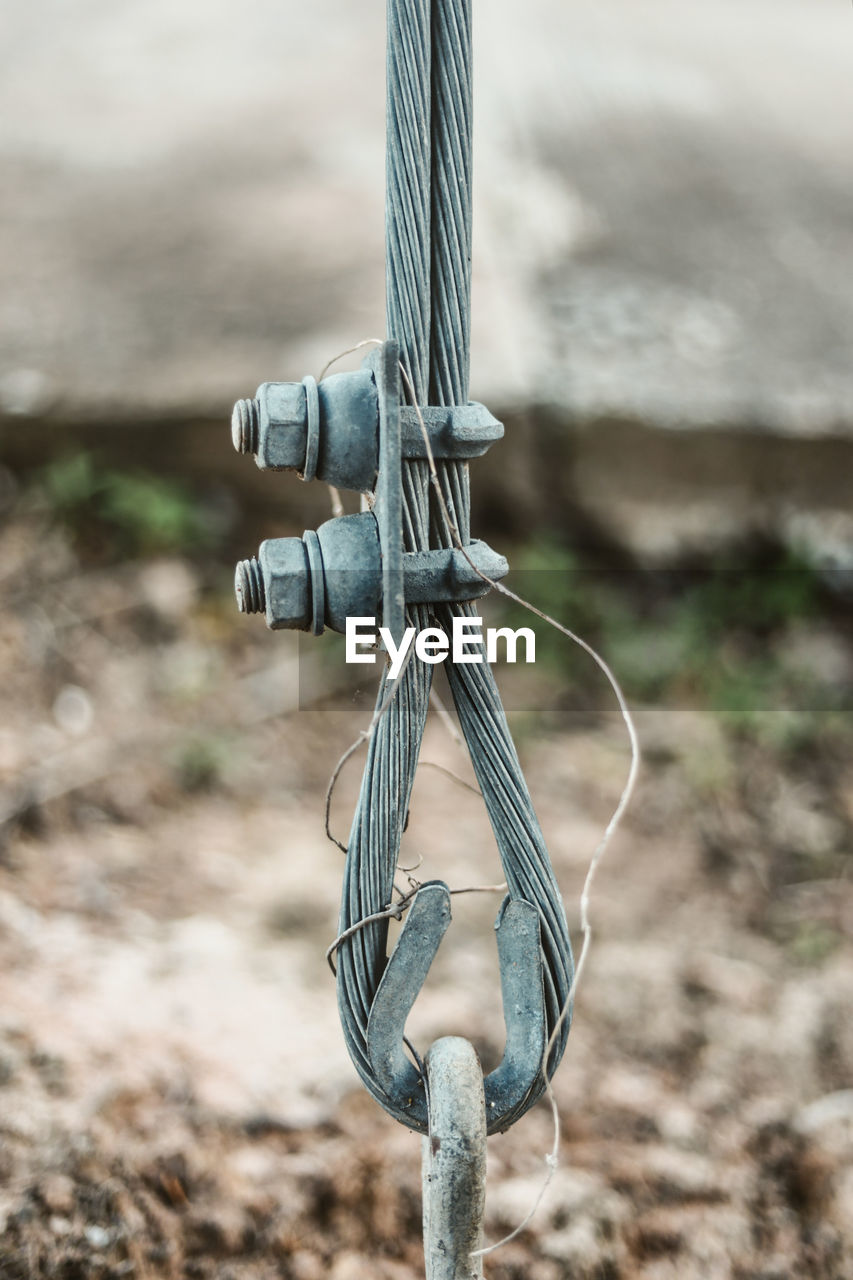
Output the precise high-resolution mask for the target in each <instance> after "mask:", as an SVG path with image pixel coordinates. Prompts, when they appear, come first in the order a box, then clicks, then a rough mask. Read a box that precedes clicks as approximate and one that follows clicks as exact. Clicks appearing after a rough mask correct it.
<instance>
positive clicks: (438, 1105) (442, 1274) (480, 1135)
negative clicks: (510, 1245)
mask: <svg viewBox="0 0 853 1280" xmlns="http://www.w3.org/2000/svg"><path fill="white" fill-rule="evenodd" d="M426 1072H427V1080H428V1081H429V1129H430V1131H429V1135H428V1136H427V1137H425V1138H424V1139H423V1196H424V1258H425V1261H426V1280H481V1277H482V1275H483V1260H482V1258H479V1257H477V1258H472V1256H471V1254H472V1252H473V1251H474V1250H475V1249H481V1248H482V1246H483V1208H484V1205H485V1199H486V1103H485V1097H484V1094H483V1069H482V1067H481V1066H480V1060H479V1058H478V1057H477V1052H476V1050H475V1048H474V1046H473V1045H472V1044H470V1043H469V1042H468V1041H467V1040H463V1039H462V1038H461V1037H459V1036H445V1037H444V1038H443V1039H442V1040H436V1042H435V1044H434V1045H433V1046H432V1048H431V1049H430V1051H429V1053H428V1054H427V1059H426Z"/></svg>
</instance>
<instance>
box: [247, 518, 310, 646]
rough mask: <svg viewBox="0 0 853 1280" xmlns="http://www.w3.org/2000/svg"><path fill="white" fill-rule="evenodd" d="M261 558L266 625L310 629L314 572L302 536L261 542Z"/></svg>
mask: <svg viewBox="0 0 853 1280" xmlns="http://www.w3.org/2000/svg"><path fill="white" fill-rule="evenodd" d="M258 561H259V563H260V566H261V573H262V574H263V579H264V595H265V597H266V620H267V626H268V627H271V628H272V629H273V630H274V631H278V630H280V629H282V628H285V627H287V628H290V629H292V630H296V631H307V630H308V629H309V628H310V626H311V619H312V612H313V606H312V589H311V573H310V570H309V566H308V555H307V552H306V550H305V544H304V543H303V541H302V539H301V538H270V539H268V540H267V541H266V542H262V543H261V546H260V550H259V551H258Z"/></svg>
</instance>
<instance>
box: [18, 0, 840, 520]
mask: <svg viewBox="0 0 853 1280" xmlns="http://www.w3.org/2000/svg"><path fill="white" fill-rule="evenodd" d="M4 21H5V38H4V41H3V44H2V47H0V174H1V175H2V190H3V199H2V206H0V238H2V252H1V253H0V430H2V433H3V436H2V438H3V439H4V447H5V445H6V444H8V442H9V438H10V434H9V433H10V432H11V431H15V432H16V433H17V435H18V443H20V430H21V427H22V423H23V422H25V421H29V422H31V423H32V424H33V425H35V420H41V421H42V422H45V421H46V422H57V423H65V424H68V423H73V422H77V423H104V424H106V423H110V422H123V423H127V422H132V421H134V420H140V419H147V420H149V421H150V420H151V419H153V418H166V419H168V420H169V421H173V422H180V421H185V420H188V419H190V418H192V419H195V420H199V419H204V420H212V419H216V418H218V417H220V416H221V415H227V412H228V408H229V405H230V403H231V401H232V400H233V399H234V398H235V397H236V396H238V395H244V394H246V393H247V392H250V391H252V390H253V389H254V387H255V385H256V384H257V383H258V382H260V381H262V380H265V379H268V378H275V377H296V378H298V377H301V376H302V375H303V373H305V372H308V371H309V370H313V371H314V372H315V373H316V372H317V371H318V370H319V369H320V368H321V367H322V365H323V364H324V363H325V361H326V360H327V359H328V358H329V357H330V356H331V355H333V354H335V353H336V352H337V351H340V350H342V349H344V348H345V347H347V346H349V345H351V343H353V342H354V341H357V340H358V339H360V338H363V337H367V336H371V335H376V334H379V335H381V334H382V332H383V330H384V303H383V243H382V237H383V182H384V178H383V170H384V156H383V131H384V23H385V14H384V6H382V5H375V6H373V5H371V6H365V5H359V4H353V3H352V2H351V0H311V3H304V2H303V0H276V2H275V3H273V0H249V2H248V3H246V2H245V0H242V2H241V3H238V2H237V0H210V2H208V3H201V2H200V0H173V2H171V3H167V2H166V0H146V2H145V3H142V2H141V0H110V2H109V3H107V0H80V3H78V4H75V5H74V6H73V7H70V6H67V5H65V4H62V3H59V0H31V3H30V4H28V5H26V6H23V5H18V6H9V7H8V11H7V13H6V14H5V16H4ZM475 64H476V108H475V127H476V132H475V137H476V153H475V181H476V192H475V205H476V207H475V250H474V273H475V287H474V329H473V352H474V368H473V378H472V392H473V394H475V395H477V396H478V397H479V398H481V399H484V400H486V401H487V402H488V403H489V404H490V406H491V407H492V408H494V409H495V410H496V411H497V412H501V413H511V412H513V411H518V410H520V409H522V408H525V407H527V408H529V407H533V408H536V407H537V406H540V407H541V406H547V407H549V408H550V409H552V410H554V411H555V413H556V415H557V418H558V419H559V420H561V421H567V420H571V421H574V422H575V423H580V424H586V425H587V426H588V425H589V424H594V423H597V422H599V421H601V420H605V419H606V420H617V421H619V422H632V421H635V422H641V423H642V424H644V426H647V427H650V428H654V429H658V430H664V431H668V430H669V429H678V430H679V431H680V432H683V431H685V430H687V429H691V430H693V431H703V430H708V429H711V430H717V429H725V430H727V431H730V432H738V431H743V432H747V433H750V434H756V433H757V434H759V435H760V434H761V433H765V432H769V433H772V434H775V435H793V436H796V437H800V438H807V439H808V438H826V437H835V438H839V437H841V438H843V439H846V440H848V441H849V440H850V439H851V438H853V413H851V405H853V366H851V361H850V359H849V349H850V340H851V335H853V289H851V285H853V267H851V263H853V218H851V214H850V209H851V196H853V74H852V73H853V11H851V9H850V7H849V5H844V4H840V3H838V2H837V0H809V2H808V3H805V2H804V0H716V3H715V4H713V5H705V6H695V5H694V6H684V5H683V4H679V3H677V0H630V2H629V0H571V3H567V2H566V0H530V2H529V3H528V4H527V5H526V6H525V7H524V11H523V14H522V11H521V10H520V8H519V7H518V6H517V5H511V4H510V3H509V0H490V2H489V4H488V5H486V4H481V5H477V6H476V8H475ZM16 424H17V425H16ZM579 440H580V443H579V444H578V449H580V450H581V452H583V448H584V446H583V433H581V435H580V436H579ZM698 479H699V481H700V482H701V477H699V478H698ZM606 480H607V473H606V471H605V472H604V473H602V474H601V475H600V476H599V481H598V482H599V487H601V485H602V484H603V485H604V487H605V488H606ZM594 487H595V485H593V488H594ZM819 496H820V489H819V487H818V489H817V490H816V491H815V495H814V501H817V500H818V499H819ZM748 497H749V495H747V498H748ZM654 501H656V499H655V500H654ZM836 505H837V504H836ZM806 506H808V503H806Z"/></svg>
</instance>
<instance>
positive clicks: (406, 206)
mask: <svg viewBox="0 0 853 1280" xmlns="http://www.w3.org/2000/svg"><path fill="white" fill-rule="evenodd" d="M429 10H430V4H429V2H428V0H389V2H388V63H387V67H388V144H387V145H388V153H387V179H388V190H387V203H386V209H387V212H386V229H387V276H386V297H387V323H388V335H389V337H390V338H393V339H395V340H396V341H397V342H398V343H399V344H400V349H401V353H402V359H403V363H404V365H405V367H406V368H407V370H408V371H409V374H410V377H411V381H412V386H413V389H414V393H415V398H416V402H417V403H419V404H423V403H425V401H426V395H427V392H428V395H429V403H430V404H446V405H453V404H464V403H465V402H466V401H467V399H468V374H469V334H470V295H471V116H472V111H471V0H432V5H431V10H432V12H431V14H430V12H429ZM436 469H437V473H438V480H439V484H440V487H441V492H442V496H443V498H444V504H445V506H446V509H447V513H448V514H449V517H450V520H451V521H452V523H453V525H455V529H456V531H457V533H458V536H459V537H460V538H461V540H462V542H463V543H467V542H468V541H469V540H470V534H469V527H470V500H469V488H468V466H467V463H462V462H441V461H439V462H437V464H436ZM403 534H404V542H405V546H406V549H407V550H410V551H414V550H426V549H428V548H429V547H431V546H433V547H434V546H438V547H447V546H451V545H453V542H454V530H453V528H451V527H450V525H449V524H448V521H447V519H446V518H445V515H444V512H443V511H442V509H441V504H440V503H438V502H437V501H435V500H434V498H433V500H432V501H431V499H430V477H429V468H428V465H427V463H426V462H423V461H413V462H404V463H403ZM474 613H475V610H474V608H473V607H472V606H471V605H466V604H462V605H454V606H442V607H441V608H438V609H434V610H430V609H429V608H428V607H426V606H414V607H410V608H409V610H408V622H409V624H410V625H413V626H415V627H416V628H418V629H422V628H424V627H426V626H429V625H431V624H434V623H435V622H436V621H437V622H438V624H439V625H443V626H444V627H445V629H447V630H449V629H450V628H451V627H452V618H453V616H454V614H455V615H464V616H469V617H471V616H474ZM448 677H449V680H450V686H451V689H452V692H453V698H454V702H455V705H456V709H457V714H458V716H459V720H460V724H461V726H462V729H463V732H464V734H465V738H466V741H467V743H468V745H469V749H470V752H471V758H472V762H473V765H474V769H475V772H476V774H477V778H478V781H479V783H480V788H481V791H482V794H483V797H484V800H485V804H486V808H487V811H488V814H489V818H490V821H491V824H492V828H493V830H494V833H495V837H496V840H497V843H498V848H499V852H500V857H501V862H502V865H503V869H504V875H505V877H506V880H507V884H508V887H509V890H510V893H511V895H512V896H513V897H517V898H524V899H526V900H527V901H529V902H532V903H534V904H535V905H536V906H537V908H538V909H539V914H540V925H541V945H542V958H543V975H544V982H545V997H546V1017H547V1026H548V1033H549V1035H550V1033H551V1031H552V1030H553V1028H554V1026H555V1025H556V1023H557V1020H558V1018H559V1016H560V1013H561V1010H562V1009H563V1006H564V1004H565V1002H566V1000H567V998H568V993H569V988H570V985H571V979H572V972H573V968H572V955H571V946H570V942H569V936H568V928H567V925H566V919H565V912H564V910H563V904H562V899H561V897H560V894H559V890H558V888H557V884H556V881H555V879H554V874H553V871H552V869H551V864H550V861H549V858H548V853H547V850H546V847H545V842H544V838H543V836H542V832H541V829H540V827H539V823H538V821H537V818H536V815H535V812H534V810H533V805H532V803H531V800H530V795H529V792H528V790H527V786H526V783H525V781H524V777H523V774H522V772H521V767H520V765H519V762H518V757H517V754H516V751H515V747H514V745H513V742H512V737H511V735H510V732H509V727H508V725H507V722H506V716H505V714H504V710H503V706H502V704H501V699H500V694H499V692H498V689H497V686H496V684H495V680H494V675H493V673H492V670H491V668H490V667H489V666H488V664H487V663H486V662H485V661H484V662H483V663H482V664H480V665H476V664H464V665H459V666H457V665H455V664H453V663H450V664H448ZM431 683H432V667H431V666H428V665H427V664H425V663H421V662H419V661H417V660H416V659H414V660H412V661H411V662H409V664H408V666H407V667H406V669H405V670H404V671H403V672H402V673H401V675H400V677H399V679H398V680H397V681H396V682H392V683H389V682H387V679H386V677H385V676H383V679H382V681H381V682H380V689H379V695H378V701H377V707H383V706H385V704H386V702H387V706H385V710H384V712H383V714H382V715H381V716H380V717H379V719H378V723H377V725H376V728H375V731H374V733H373V734H372V736H371V739H370V743H369V747H368V758H367V763H366V766H365V771H364V775H363V778H362V785H361V792H360V795H359V801H358V806H357V808H356V812H355V816H354V818H353V823H352V828H351V831H350V838H349V842H348V846H347V860H346V867H345V871H344V892H343V899H342V904H341V916H340V932H341V933H344V932H345V931H346V930H348V929H350V928H351V927H352V926H353V925H356V924H358V922H359V921H361V920H364V919H365V918H366V917H368V916H371V915H374V914H376V913H378V912H381V911H382V910H383V909H384V908H385V907H387V906H388V904H389V903H390V902H391V900H392V896H393V884H394V874H395V871H396V866H397V860H398V854H399V847H400V840H401V838H402V832H403V827H404V825H405V817H406V815H407V813H408V807H409V800H410V796H411V791H412V786H413V783H414V776H415V771H416V769H417V763H418V755H419V751H420V743H421V738H422V735H423V730H424V725H425V722H426V715H427V710H428V705H429V693H430V687H431ZM395 685H396V688H395ZM392 691H393V695H394V696H393V699H392V700H391V701H390V702H388V699H389V697H390V696H391V693H392ZM387 936H388V922H387V920H381V921H377V922H376V923H373V924H370V925H367V926H366V927H365V928H363V929H359V930H358V931H357V932H355V933H354V934H352V935H351V936H350V937H348V938H347V941H346V943H345V944H344V945H343V946H342V947H341V948H340V950H339V955H338V1003H339V1008H340V1012H341V1020H342V1023H343V1027H344V1033H345V1038H346V1041H347V1045H348V1048H349V1051H350V1055H351V1057H352V1059H353V1062H354V1063H355V1066H356V1068H357V1070H358V1072H359V1074H360V1075H361V1078H362V1080H363V1081H364V1083H365V1085H366V1086H367V1087H368V1089H369V1090H370V1092H371V1093H373V1095H374V1096H375V1097H376V1098H377V1099H378V1100H379V1101H380V1102H381V1103H382V1105H383V1106H385V1107H386V1109H387V1110H389V1111H390V1112H391V1113H392V1114H393V1115H395V1116H396V1117H397V1118H398V1119H399V1120H402V1121H403V1122H404V1123H411V1120H410V1119H409V1118H408V1117H407V1116H406V1115H404V1114H403V1113H401V1112H400V1111H399V1110H397V1109H396V1108H395V1107H394V1106H393V1104H392V1103H391V1102H390V1100H389V1099H388V1098H387V1096H386V1095H385V1094H384V1093H383V1090H382V1089H381V1087H380V1085H379V1084H378V1082H377V1081H376V1079H375V1078H374V1075H373V1071H372V1068H371V1065H370V1062H369V1059H368V1055H367V1022H368V1016H369V1013H370V1009H371V1006H372V1003H373V999H374V996H375V994H376V989H377V987H378V985H379V981H380V979H381V977H382V973H383V971H384V968H385V963H386V959H385V953H386V946H387ZM567 1035H568V1019H566V1020H565V1021H564V1023H563V1026H562V1027H561V1030H560V1033H559V1035H558V1036H557V1037H556V1040H555V1043H554V1046H553V1048H552V1051H551V1054H550V1057H549V1062H548V1073H549V1075H550V1074H552V1073H553V1071H554V1070H555V1069H556V1066H557V1064H558V1063H559V1061H560V1058H561V1057H562V1054H563V1050H564V1048H565V1043H566V1038H567ZM542 1087H544V1082H543V1083H542ZM540 1093H541V1088H540V1089H539V1090H538V1091H535V1092H534V1093H533V1094H532V1095H531V1098H530V1100H529V1103H528V1105H532V1102H533V1101H535V1099H536V1098H537V1097H538V1096H539V1094H540ZM524 1109H525V1110H526V1107H525V1108H524ZM521 1113H522V1112H521V1111H519V1113H518V1114H519V1115H520V1114H521ZM516 1118H517V1117H516Z"/></svg>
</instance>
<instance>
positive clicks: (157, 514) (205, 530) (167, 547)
mask: <svg viewBox="0 0 853 1280" xmlns="http://www.w3.org/2000/svg"><path fill="white" fill-rule="evenodd" d="M37 488H38V491H39V493H40V495H41V496H42V497H43V499H44V501H45V502H46V504H47V506H48V508H49V510H50V512H51V514H52V516H53V517H54V518H55V519H57V520H59V521H60V522H61V523H62V524H63V525H64V526H65V527H66V528H67V529H68V530H69V531H70V532H71V534H72V535H73V537H74V539H75V541H76V542H77V543H78V544H79V545H80V546H81V549H84V550H86V551H88V552H91V553H92V554H98V555H101V556H103V555H107V556H108V558H110V559H121V558H125V557H128V556H145V555H151V554H158V553H163V552H174V551H182V552H185V553H190V554H191V553H193V552H196V551H199V550H200V549H201V548H202V547H203V546H204V545H206V544H207V543H209V542H210V538H211V526H210V521H209V519H207V518H206V513H205V511H204V509H203V507H202V506H201V505H200V503H199V502H198V501H197V500H196V499H195V498H194V496H193V495H192V493H191V492H190V490H189V488H188V487H187V486H186V485H184V484H182V483H181V482H180V481H178V480H174V479H168V478H165V477H163V476H159V475H155V474H154V473H152V472H149V471H145V470H142V469H135V470H122V469H118V468H115V467H106V466H103V465H101V463H100V462H99V461H98V459H97V457H96V456H95V455H94V454H92V453H87V452H80V453H74V454H70V455H68V456H66V457H63V458H59V459H58V460H56V461H54V462H51V463H50V464H49V465H48V466H47V467H45V468H44V470H43V471H42V472H41V473H40V475H39V476H38V478H37Z"/></svg>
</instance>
